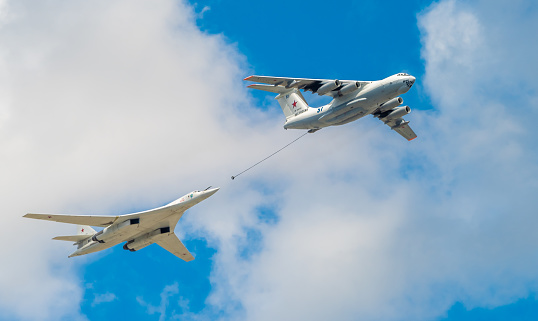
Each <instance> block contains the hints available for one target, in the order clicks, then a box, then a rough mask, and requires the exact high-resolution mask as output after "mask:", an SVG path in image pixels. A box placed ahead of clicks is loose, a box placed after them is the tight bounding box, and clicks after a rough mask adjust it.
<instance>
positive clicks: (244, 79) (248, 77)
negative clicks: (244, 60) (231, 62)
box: [243, 76, 254, 80]
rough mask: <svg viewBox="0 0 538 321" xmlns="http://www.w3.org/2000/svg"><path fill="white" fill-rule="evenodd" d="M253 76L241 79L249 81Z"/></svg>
mask: <svg viewBox="0 0 538 321" xmlns="http://www.w3.org/2000/svg"><path fill="white" fill-rule="evenodd" d="M252 77H254V76H248V77H247V78H245V79H243V80H249V79H250V78H252Z"/></svg>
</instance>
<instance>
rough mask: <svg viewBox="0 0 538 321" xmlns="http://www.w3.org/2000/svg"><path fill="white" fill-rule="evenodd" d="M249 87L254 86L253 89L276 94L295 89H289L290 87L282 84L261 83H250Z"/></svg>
mask: <svg viewBox="0 0 538 321" xmlns="http://www.w3.org/2000/svg"><path fill="white" fill-rule="evenodd" d="M247 87H248V88H252V89H258V90H263V91H269V92H272V93H275V94H283V93H287V92H291V91H292V90H293V89H288V88H285V87H281V86H273V85H260V84H255V85H249V86H247Z"/></svg>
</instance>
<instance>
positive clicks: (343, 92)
mask: <svg viewBox="0 0 538 321" xmlns="http://www.w3.org/2000/svg"><path fill="white" fill-rule="evenodd" d="M359 88H361V83H360V82H359V81H355V82H354V83H351V84H347V85H345V86H344V87H342V88H341V89H340V90H339V91H338V92H339V93H340V96H345V95H348V94H351V93H352V92H354V91H355V90H357V89H359Z"/></svg>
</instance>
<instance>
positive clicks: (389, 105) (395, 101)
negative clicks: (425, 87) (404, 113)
mask: <svg viewBox="0 0 538 321" xmlns="http://www.w3.org/2000/svg"><path fill="white" fill-rule="evenodd" d="M402 103H403V98H402V97H396V98H392V99H391V100H389V101H386V102H384V103H382V104H381V106H379V112H380V113H384V112H386V111H389V110H391V109H393V108H395V107H398V106H400V105H401V104H402Z"/></svg>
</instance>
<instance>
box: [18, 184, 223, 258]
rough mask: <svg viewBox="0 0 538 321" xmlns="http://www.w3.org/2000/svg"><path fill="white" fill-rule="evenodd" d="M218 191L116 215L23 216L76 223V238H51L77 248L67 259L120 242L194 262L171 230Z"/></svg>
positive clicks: (125, 246) (212, 190) (191, 194)
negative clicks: (156, 247) (160, 249)
mask: <svg viewBox="0 0 538 321" xmlns="http://www.w3.org/2000/svg"><path fill="white" fill-rule="evenodd" d="M218 190H219V188H211V186H210V187H208V188H206V189H205V190H203V191H193V192H191V193H189V194H187V195H184V196H183V197H180V198H178V199H177V200H175V201H173V202H171V203H169V204H167V205H165V206H161V207H158V208H155V209H151V210H148V211H143V212H138V213H133V214H126V215H119V216H87V215H65V214H31V213H28V214H26V215H24V217H27V218H34V219H39V220H46V221H54V222H61V223H69V224H77V225H78V234H77V235H69V236H57V237H55V238H53V240H60V241H69V242H74V244H73V245H76V246H77V250H76V251H75V252H73V254H71V255H69V257H73V256H79V255H84V254H89V253H94V252H98V251H102V250H105V249H108V248H109V247H112V246H114V245H116V244H119V243H122V242H126V243H125V244H124V245H123V249H125V250H129V251H132V252H134V251H138V250H140V249H142V248H144V247H146V246H148V245H151V244H153V243H157V244H158V245H160V246H161V247H163V248H164V249H165V250H167V251H169V252H170V253H172V254H174V255H175V256H177V257H179V258H180V259H182V260H185V261H187V262H189V261H192V260H194V257H193V256H192V254H191V253H190V252H189V251H188V250H187V248H186V247H185V246H184V245H183V243H181V241H180V240H179V239H178V238H177V236H176V235H175V234H174V228H175V227H176V224H177V222H178V221H179V219H180V218H181V216H182V215H183V213H185V211H186V210H187V209H189V208H191V207H192V206H194V205H196V204H198V203H200V202H201V201H203V200H205V199H207V198H208V197H210V196H211V195H213V194H215V193H216V192H217V191H218ZM90 226H100V227H104V229H103V230H101V231H99V232H96V231H95V230H94V229H93V228H91V227H90Z"/></svg>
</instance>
